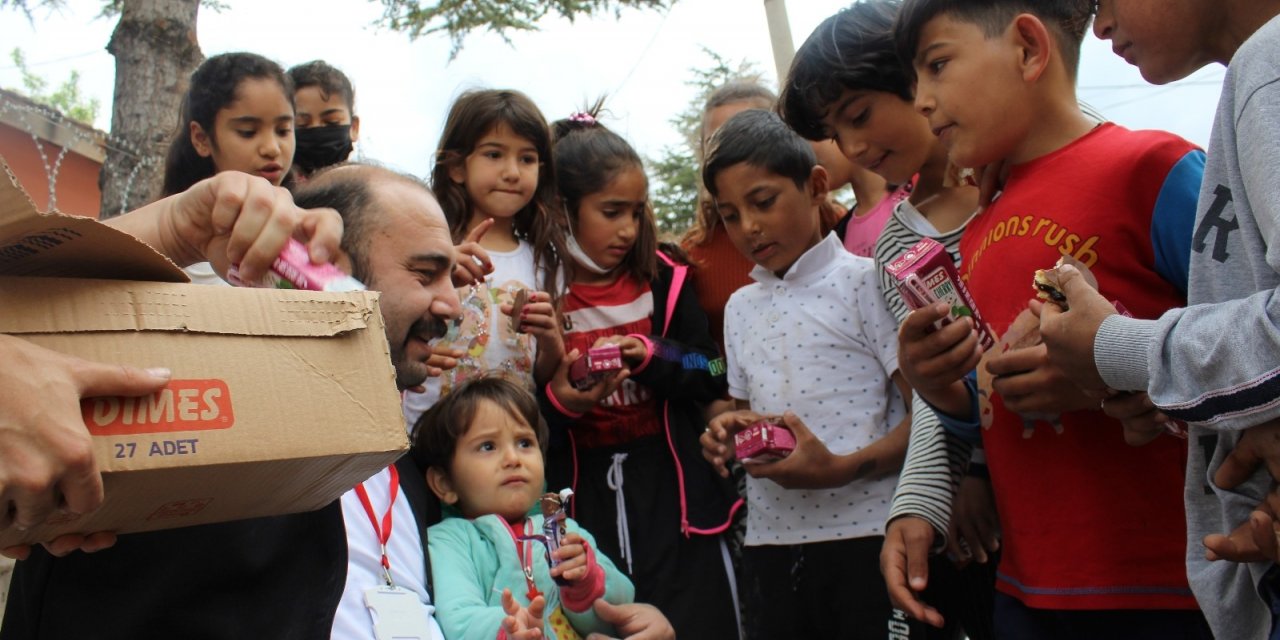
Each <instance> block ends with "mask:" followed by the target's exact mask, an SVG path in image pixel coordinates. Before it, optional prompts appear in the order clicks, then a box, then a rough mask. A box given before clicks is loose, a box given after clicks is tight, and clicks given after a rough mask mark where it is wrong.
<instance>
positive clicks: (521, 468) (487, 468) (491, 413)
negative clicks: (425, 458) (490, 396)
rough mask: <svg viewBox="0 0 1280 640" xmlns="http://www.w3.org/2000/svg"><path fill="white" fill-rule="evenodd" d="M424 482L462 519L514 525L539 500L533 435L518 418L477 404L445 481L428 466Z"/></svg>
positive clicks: (492, 406) (540, 478) (487, 404)
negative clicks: (495, 519) (495, 518)
mask: <svg viewBox="0 0 1280 640" xmlns="http://www.w3.org/2000/svg"><path fill="white" fill-rule="evenodd" d="M427 480H428V482H429V483H430V485H431V489H432V491H434V492H435V494H436V496H438V497H439V498H440V499H441V500H442V501H443V502H445V503H446V504H451V505H454V506H456V507H457V508H458V509H459V510H460V511H461V512H462V515H463V516H465V517H467V518H478V517H480V516H484V515H489V514H497V515H500V516H502V517H503V518H506V519H507V521H508V522H518V521H520V520H521V519H523V518H524V517H525V515H526V514H527V513H528V512H529V510H530V509H531V508H533V505H534V504H535V503H537V501H538V498H540V497H541V496H542V485H543V468H542V451H541V450H540V449H539V448H538V436H537V434H536V433H534V430H533V428H532V427H530V426H529V425H528V424H527V423H525V421H524V420H523V419H521V418H519V417H517V416H515V415H513V414H511V413H509V412H508V411H507V410H506V409H504V408H502V407H500V406H498V405H496V404H494V403H492V402H490V401H488V400H484V401H481V402H480V406H479V407H477V410H476V416H475V418H474V419H473V420H472V421H471V426H470V427H468V428H467V432H466V433H464V434H463V435H462V437H460V438H459V439H458V446H457V449H455V450H454V454H453V468H452V470H451V471H450V473H449V474H448V477H444V474H443V473H441V472H439V471H438V470H436V469H434V468H432V469H431V470H430V471H428V477H427Z"/></svg>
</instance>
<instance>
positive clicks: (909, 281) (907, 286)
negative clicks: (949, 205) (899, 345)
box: [884, 238, 996, 349]
mask: <svg viewBox="0 0 1280 640" xmlns="http://www.w3.org/2000/svg"><path fill="white" fill-rule="evenodd" d="M884 270H885V272H886V273H888V274H889V275H890V276H893V279H894V282H895V283H896V284H897V287H898V293H900V294H901V295H902V301H903V302H905V303H906V304H907V306H908V307H910V308H912V309H920V308H923V307H927V306H929V305H931V304H933V303H935V302H938V301H942V302H946V303H947V304H949V305H951V313H950V315H948V316H947V317H946V318H943V319H942V320H939V321H938V322H937V323H936V324H935V328H937V329H941V328H942V327H945V326H946V325H948V324H951V323H952V322H955V321H957V320H959V319H960V318H963V317H965V316H969V317H971V318H973V324H974V326H975V327H977V329H978V342H979V343H980V344H982V348H983V349H989V348H991V347H992V346H993V345H994V344H995V343H996V341H995V338H994V336H992V334H991V329H990V328H988V327H987V323H985V322H983V321H982V316H981V315H979V314H978V307H977V305H975V304H974V303H973V296H971V295H969V289H968V288H966V287H965V286H964V283H963V282H961V281H960V274H959V273H957V272H956V266H955V263H954V262H952V261H951V255H950V254H948V253H947V250H946V247H943V246H942V245H941V244H939V243H938V242H937V241H935V240H932V239H930V238H925V239H923V240H921V241H920V242H917V243H916V244H915V245H914V246H912V247H911V248H910V249H907V251H906V253H903V254H902V255H900V256H898V258H897V259H896V260H894V261H893V262H890V263H889V264H887V265H885V267H884Z"/></svg>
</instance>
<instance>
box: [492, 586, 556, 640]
mask: <svg viewBox="0 0 1280 640" xmlns="http://www.w3.org/2000/svg"><path fill="white" fill-rule="evenodd" d="M546 606H547V600H546V598H543V597H542V596H538V597H536V598H534V599H533V602H530V603H529V606H528V607H522V606H520V603H518V602H516V599H515V596H513V595H511V590H510V589H503V590H502V610H503V611H505V612H506V614H507V617H505V618H503V619H502V630H503V631H505V632H506V634H507V640H538V638H541V637H542V610H543V609H544V608H545V607H546Z"/></svg>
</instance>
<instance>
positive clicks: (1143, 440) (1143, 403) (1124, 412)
mask: <svg viewBox="0 0 1280 640" xmlns="http://www.w3.org/2000/svg"><path fill="white" fill-rule="evenodd" d="M1102 412H1103V413H1105V414H1107V415H1109V416H1111V417H1112V418H1115V419H1116V420H1119V421H1120V424H1121V425H1123V426H1124V441H1125V442H1127V443H1129V444H1130V445H1132V446H1135V447H1139V446H1142V445H1144V444H1147V443H1148V442H1151V441H1152V440H1155V439H1156V438H1158V437H1160V435H1161V434H1163V433H1168V432H1169V426H1168V425H1169V423H1170V422H1171V421H1170V420H1169V416H1166V415H1165V414H1164V412H1163V411H1161V410H1159V409H1157V408H1156V405H1155V404H1153V403H1152V402H1151V397H1150V396H1148V395H1147V394H1146V392H1145V391H1135V392H1133V393H1124V392H1121V393H1115V394H1114V395H1111V396H1109V397H1107V398H1105V399H1103V400H1102Z"/></svg>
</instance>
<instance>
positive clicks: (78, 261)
mask: <svg viewBox="0 0 1280 640" xmlns="http://www.w3.org/2000/svg"><path fill="white" fill-rule="evenodd" d="M0 169H3V171H0V174H3V175H0V275H10V276H48V277H59V278H117V279H123V280H157V281H160V282H187V281H188V278H187V276H186V274H185V273H183V272H182V270H181V269H179V268H178V267H177V266H175V265H174V264H173V263H172V262H170V261H169V259H168V258H166V257H164V256H163V255H160V253H158V252H157V251H156V250H155V249H153V248H151V247H150V246H149V245H147V244H146V243H144V242H142V241H140V240H138V239H137V238H134V237H133V236H131V235H129V234H127V233H124V232H123V231H119V230H117V229H114V228H112V227H109V226H107V225H105V224H102V223H101V222H98V221H97V220H93V219H91V218H82V217H79V216H71V215H67V214H64V213H58V212H51V213H37V212H36V207H35V204H34V203H33V202H32V201H31V198H30V197H29V196H28V195H27V193H26V191H24V190H23V189H22V187H21V186H20V185H19V184H18V181H17V178H15V177H14V176H13V173H12V172H10V171H9V166H8V165H7V164H5V162H4V158H3V157H0Z"/></svg>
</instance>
